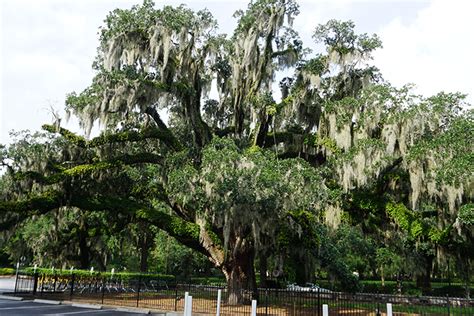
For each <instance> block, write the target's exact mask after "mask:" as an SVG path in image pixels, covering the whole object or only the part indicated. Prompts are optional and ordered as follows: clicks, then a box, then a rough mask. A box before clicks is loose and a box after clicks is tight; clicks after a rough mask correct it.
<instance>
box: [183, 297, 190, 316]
mask: <svg viewBox="0 0 474 316" xmlns="http://www.w3.org/2000/svg"><path fill="white" fill-rule="evenodd" d="M188 296H189V292H184V312H183V315H184V316H188Z"/></svg>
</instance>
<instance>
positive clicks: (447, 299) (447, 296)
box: [446, 294, 450, 315]
mask: <svg viewBox="0 0 474 316" xmlns="http://www.w3.org/2000/svg"><path fill="white" fill-rule="evenodd" d="M446 303H447V305H446V306H447V307H448V315H449V308H450V306H449V305H450V304H449V294H446Z"/></svg>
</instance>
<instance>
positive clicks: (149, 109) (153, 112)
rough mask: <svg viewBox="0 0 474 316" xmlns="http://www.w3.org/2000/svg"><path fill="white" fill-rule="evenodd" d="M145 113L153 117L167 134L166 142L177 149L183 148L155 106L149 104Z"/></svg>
mask: <svg viewBox="0 0 474 316" xmlns="http://www.w3.org/2000/svg"><path fill="white" fill-rule="evenodd" d="M145 113H146V114H148V115H150V116H151V117H152V118H153V120H154V121H155V123H156V125H157V126H158V128H159V129H160V131H161V132H162V133H163V134H164V135H166V138H167V141H166V142H165V143H166V144H167V145H168V146H170V147H171V148H173V149H175V150H181V149H182V145H181V143H180V142H179V141H178V139H177V138H176V137H174V135H173V133H172V132H171V131H170V130H169V129H168V126H166V124H165V123H164V122H163V121H162V120H161V117H160V114H159V113H158V111H157V110H156V109H155V108H154V107H151V106H149V107H147V108H146V109H145Z"/></svg>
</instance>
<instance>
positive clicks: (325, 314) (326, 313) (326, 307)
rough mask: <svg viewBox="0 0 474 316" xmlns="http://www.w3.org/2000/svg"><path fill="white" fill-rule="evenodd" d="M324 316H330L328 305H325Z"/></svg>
mask: <svg viewBox="0 0 474 316" xmlns="http://www.w3.org/2000/svg"><path fill="white" fill-rule="evenodd" d="M323 316H329V307H328V304H323Z"/></svg>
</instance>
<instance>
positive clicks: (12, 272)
mask: <svg viewBox="0 0 474 316" xmlns="http://www.w3.org/2000/svg"><path fill="white" fill-rule="evenodd" d="M0 275H15V269H13V268H0Z"/></svg>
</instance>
